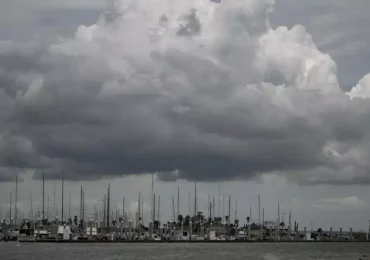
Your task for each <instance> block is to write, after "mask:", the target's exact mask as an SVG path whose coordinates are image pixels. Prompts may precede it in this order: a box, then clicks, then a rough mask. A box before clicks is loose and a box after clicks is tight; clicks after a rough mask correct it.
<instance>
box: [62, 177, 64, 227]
mask: <svg viewBox="0 0 370 260" xmlns="http://www.w3.org/2000/svg"><path fill="white" fill-rule="evenodd" d="M63 221H64V174H62V222H63Z"/></svg>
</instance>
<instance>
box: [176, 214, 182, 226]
mask: <svg viewBox="0 0 370 260" xmlns="http://www.w3.org/2000/svg"><path fill="white" fill-rule="evenodd" d="M183 221H184V217H183V216H182V215H181V214H179V215H178V216H177V222H178V223H179V225H181V223H182V222H183Z"/></svg>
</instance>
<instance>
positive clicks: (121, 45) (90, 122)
mask: <svg viewBox="0 0 370 260" xmlns="http://www.w3.org/2000/svg"><path fill="white" fill-rule="evenodd" d="M272 6H273V5H272V2H271V1H268V0H265V1H257V0H255V1H244V2H243V1H241V2H240V3H234V2H233V3H231V2H223V3H221V4H220V5H214V4H212V3H202V4H200V3H198V2H196V1H194V2H192V1H189V2H187V3H182V2H181V3H180V2H176V4H174V5H173V6H172V7H168V6H167V5H166V4H165V3H164V2H163V3H162V2H161V3H157V5H156V6H150V5H146V4H145V3H144V1H124V2H117V4H116V5H115V9H114V8H113V11H112V12H113V14H112V15H109V13H104V15H102V16H101V18H100V19H99V20H98V21H97V23H96V24H94V25H91V26H89V27H86V26H80V27H79V28H78V29H77V32H76V35H75V37H74V38H71V39H62V40H60V41H58V42H56V43H54V44H52V45H46V44H45V43H43V42H38V41H33V42H31V43H28V44H21V43H14V42H0V84H1V85H0V90H1V91H0V100H4V103H3V102H2V103H1V104H0V106H2V108H3V109H2V111H6V112H4V113H2V114H1V115H0V120H1V127H0V137H1V138H0V140H1V142H0V154H1V155H2V156H1V158H0V163H1V166H2V167H6V168H9V169H11V170H12V171H15V172H21V171H22V170H28V171H34V172H35V177H36V178H37V177H38V178H39V177H40V176H41V175H40V174H41V173H42V172H45V173H46V176H47V178H60V177H61V175H62V173H63V175H64V176H65V178H67V179H70V180H82V179H88V180H92V179H100V178H105V177H109V176H110V177H112V176H124V175H132V174H143V173H148V172H160V173H161V174H159V176H160V177H161V179H162V180H165V181H173V180H175V179H177V178H180V179H187V180H198V181H218V180H230V179H237V178H243V179H254V178H257V177H259V176H260V175H261V174H265V173H271V172H274V173H276V172H279V173H280V174H282V175H284V176H287V178H288V179H289V180H291V181H295V182H299V183H302V184H320V183H334V184H343V183H349V184H352V183H368V182H369V180H370V178H369V177H370V176H369V175H368V174H367V171H366V169H368V163H367V159H366V158H367V157H368V155H369V154H370V149H369V140H370V139H369V134H368V133H369V131H368V130H369V126H370V125H369V124H368V123H367V120H366V118H368V116H369V113H370V102H369V100H368V99H362V98H354V99H351V98H350V97H349V96H348V95H346V93H345V92H344V91H343V90H342V89H341V88H340V86H339V83H338V80H337V74H338V73H337V66H336V63H335V62H334V61H333V60H332V59H331V57H330V56H329V55H326V54H323V53H322V52H320V51H319V50H318V49H317V47H316V45H315V43H314V42H313V40H312V37H311V36H310V35H309V34H307V32H306V31H305V28H304V27H303V26H295V27H293V28H292V29H288V28H285V27H279V28H276V29H272V28H271V27H270V25H269V21H268V18H269V15H270V12H271V8H272ZM193 8H194V9H193ZM191 10H197V11H196V12H195V11H191ZM117 14H119V15H117ZM107 17H110V19H107ZM163 17H166V19H165V22H164V20H163ZM178 19H180V21H181V23H180V24H179V23H178ZM148 28H149V29H148ZM179 32H180V33H179ZM179 34H180V35H179ZM367 84H368V82H367V81H364V82H362V83H361V86H362V87H361V89H365V92H366V89H367V88H369V87H370V84H369V85H367ZM352 94H353V95H356V96H361V97H367V96H366V95H365V94H364V91H359V92H356V93H355V92H353V93H352ZM174 172H175V173H176V174H174ZM0 175H3V177H2V178H3V180H9V176H10V174H9V173H4V174H2V173H0ZM7 176H8V177H7Z"/></svg>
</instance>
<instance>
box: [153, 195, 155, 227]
mask: <svg viewBox="0 0 370 260" xmlns="http://www.w3.org/2000/svg"><path fill="white" fill-rule="evenodd" d="M154 221H155V193H154V195H153V223H154Z"/></svg>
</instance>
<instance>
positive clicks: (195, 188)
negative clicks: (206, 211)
mask: <svg viewBox="0 0 370 260" xmlns="http://www.w3.org/2000/svg"><path fill="white" fill-rule="evenodd" d="M196 215H197V183H195V184H194V216H196Z"/></svg>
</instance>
